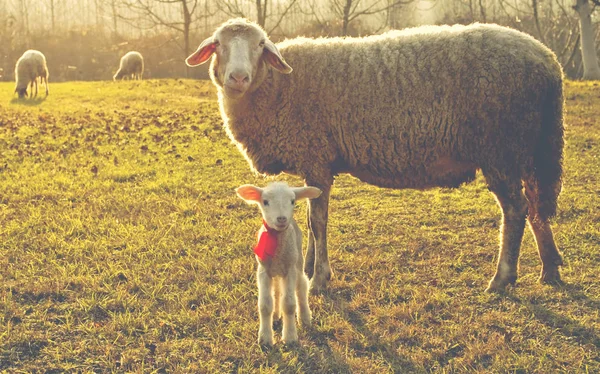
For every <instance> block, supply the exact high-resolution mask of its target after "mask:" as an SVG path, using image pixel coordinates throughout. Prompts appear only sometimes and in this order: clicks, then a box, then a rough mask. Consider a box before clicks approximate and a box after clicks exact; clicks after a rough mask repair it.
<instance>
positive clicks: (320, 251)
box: [305, 182, 331, 293]
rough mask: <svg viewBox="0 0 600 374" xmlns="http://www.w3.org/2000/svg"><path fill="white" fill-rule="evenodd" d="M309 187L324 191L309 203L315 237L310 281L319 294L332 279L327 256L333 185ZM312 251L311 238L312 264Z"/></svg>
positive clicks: (310, 220)
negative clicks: (329, 212)
mask: <svg viewBox="0 0 600 374" xmlns="http://www.w3.org/2000/svg"><path fill="white" fill-rule="evenodd" d="M308 185H311V186H316V187H319V188H320V189H321V190H322V191H323V193H322V194H321V196H320V197H319V198H317V199H312V200H309V202H308V204H309V211H310V216H309V231H310V232H311V233H312V235H314V260H313V261H314V273H313V276H312V278H311V280H310V289H311V291H312V292H315V293H318V292H320V291H321V290H323V289H324V288H325V287H326V284H327V281H328V280H329V279H331V267H330V266H329V258H328V256H327V215H328V205H329V192H330V191H331V185H329V186H325V187H324V186H322V185H319V184H313V183H310V182H309V183H308ZM310 251H311V249H310V236H309V248H308V251H307V252H308V253H307V255H306V257H307V259H306V262H307V263H310V260H311V259H310ZM306 266H307V265H305V267H306Z"/></svg>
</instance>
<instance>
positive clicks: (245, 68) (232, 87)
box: [213, 28, 266, 99]
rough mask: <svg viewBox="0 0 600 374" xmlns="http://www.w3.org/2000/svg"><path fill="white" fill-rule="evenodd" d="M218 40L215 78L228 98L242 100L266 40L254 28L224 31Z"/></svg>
mask: <svg viewBox="0 0 600 374" xmlns="http://www.w3.org/2000/svg"><path fill="white" fill-rule="evenodd" d="M215 39H216V41H218V45H217V48H216V51H215V53H216V54H217V60H216V62H215V65H213V66H214V69H215V76H216V77H217V78H218V80H219V81H220V82H221V84H222V85H223V90H224V91H225V94H226V95H227V96H229V97H231V98H233V99H235V98H239V97H241V96H243V95H244V93H246V91H247V90H248V88H250V84H251V83H252V80H253V79H254V78H255V77H256V70H257V67H258V64H259V61H260V58H261V57H262V54H263V48H264V46H265V40H266V38H265V37H264V35H263V34H262V33H260V32H259V30H257V29H254V28H246V29H243V30H237V29H234V28H225V29H222V30H221V31H220V32H219V33H217V34H216V35H215Z"/></svg>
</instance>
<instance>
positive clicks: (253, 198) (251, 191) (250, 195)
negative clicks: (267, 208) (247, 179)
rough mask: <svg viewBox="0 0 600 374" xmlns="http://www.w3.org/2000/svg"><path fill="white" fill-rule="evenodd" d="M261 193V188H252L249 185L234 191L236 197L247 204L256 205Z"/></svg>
mask: <svg viewBox="0 0 600 374" xmlns="http://www.w3.org/2000/svg"><path fill="white" fill-rule="evenodd" d="M262 191H263V190H262V188H259V187H256V186H253V185H251V184H245V185H243V186H240V187H238V188H237V189H236V190H235V192H236V193H237V194H238V196H239V197H241V198H242V199H244V200H246V202H248V203H258V202H259V201H260V200H261V196H262Z"/></svg>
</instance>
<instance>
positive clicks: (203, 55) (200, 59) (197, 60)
mask: <svg viewBox="0 0 600 374" xmlns="http://www.w3.org/2000/svg"><path fill="white" fill-rule="evenodd" d="M218 44H219V43H217V42H215V40H214V38H213V37H212V36H211V37H210V38H207V39H204V41H203V42H202V43H201V44H200V47H198V49H197V50H196V52H194V53H192V54H191V55H190V56H189V57H188V58H186V59H185V63H186V64H187V66H192V67H193V66H198V65H202V64H203V63H205V62H206V61H208V59H209V58H210V56H212V54H213V53H214V52H215V50H216V49H217V45H218Z"/></svg>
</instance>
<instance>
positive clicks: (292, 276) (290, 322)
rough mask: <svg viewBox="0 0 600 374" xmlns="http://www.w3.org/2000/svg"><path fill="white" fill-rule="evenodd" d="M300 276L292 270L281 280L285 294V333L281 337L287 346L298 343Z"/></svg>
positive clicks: (283, 301) (282, 299) (283, 295)
mask: <svg viewBox="0 0 600 374" xmlns="http://www.w3.org/2000/svg"><path fill="white" fill-rule="evenodd" d="M297 276H298V274H296V271H295V270H292V269H290V271H289V272H288V275H287V277H284V278H282V279H281V282H282V283H283V284H282V288H283V293H282V297H281V301H282V304H283V331H282V332H281V335H282V337H283V341H284V342H285V344H293V343H296V342H297V341H298V331H297V330H296V319H295V318H294V313H296V279H297Z"/></svg>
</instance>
